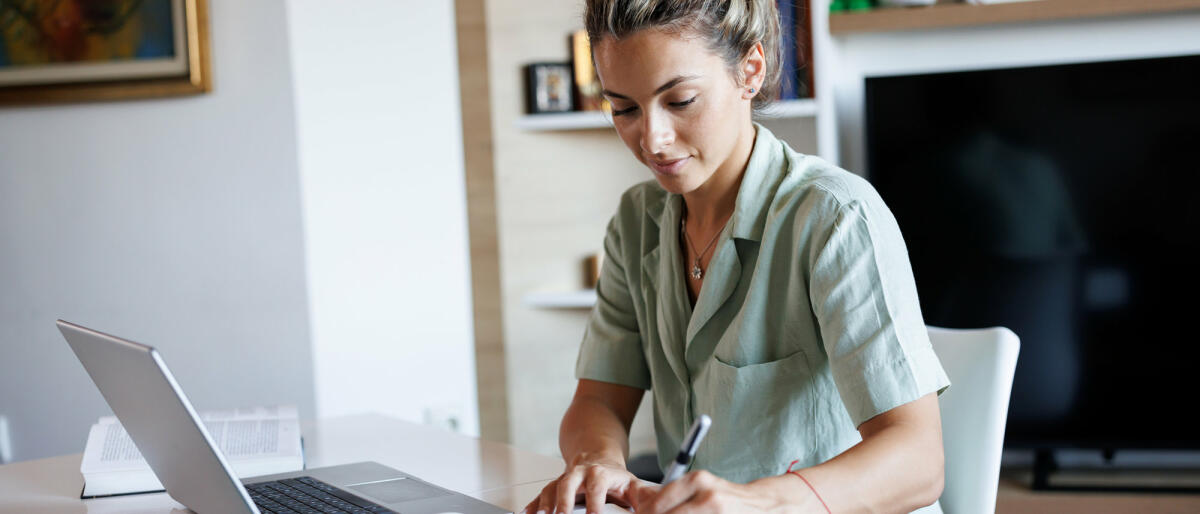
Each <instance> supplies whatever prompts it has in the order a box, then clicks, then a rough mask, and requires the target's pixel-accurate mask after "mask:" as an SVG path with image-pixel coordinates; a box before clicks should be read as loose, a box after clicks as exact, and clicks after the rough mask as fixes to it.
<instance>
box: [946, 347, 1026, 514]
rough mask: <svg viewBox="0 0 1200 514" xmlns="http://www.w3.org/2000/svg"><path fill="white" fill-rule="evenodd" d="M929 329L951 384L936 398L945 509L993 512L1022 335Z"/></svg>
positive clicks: (962, 513)
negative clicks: (943, 458) (939, 413)
mask: <svg viewBox="0 0 1200 514" xmlns="http://www.w3.org/2000/svg"><path fill="white" fill-rule="evenodd" d="M927 328H928V329H929V340H930V341H931V342H932V343H933V351H934V352H935V353H937V356H938V359H940V360H941V361H942V367H943V368H944V369H945V370H946V374H947V375H949V376H950V383H951V385H950V388H949V389H947V390H946V391H945V392H943V393H942V395H941V396H940V397H939V398H938V403H939V404H940V406H941V411H942V443H943V445H944V446H945V452H946V484H945V489H943V491H942V497H941V499H940V503H941V506H942V510H943V511H944V512H945V513H946V514H981V513H984V512H995V510H996V489H997V487H998V485H999V480H1000V453H1001V450H1002V449H1003V446H1004V424H1005V421H1006V420H1007V418H1008V398H1009V393H1010V392H1011V391H1012V381H1013V373H1014V372H1015V371H1016V367H1017V352H1018V351H1019V349H1020V339H1018V338H1017V335H1016V334H1014V333H1013V332H1012V331H1011V330H1009V329H1007V328H1004V327H994V328H984V329H970V330H960V329H946V328H939V327H927Z"/></svg>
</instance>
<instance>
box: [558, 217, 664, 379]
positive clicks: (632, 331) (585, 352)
mask: <svg viewBox="0 0 1200 514" xmlns="http://www.w3.org/2000/svg"><path fill="white" fill-rule="evenodd" d="M617 220H618V218H617V217H614V218H613V221H611V222H610V223H609V225H608V231H607V235H606V236H605V238H604V261H603V265H602V266H601V268H600V279H599V280H598V281H597V284H596V306H595V307H593V308H592V312H591V315H590V316H589V317H588V323H587V328H586V329H585V330H584V333H583V344H582V345H581V346H580V348H579V358H578V359H577V360H576V362H575V376H576V378H579V379H588V380H597V381H600V382H609V383H613V384H620V385H624V386H629V387H636V388H639V389H650V368H649V366H647V364H646V355H645V353H643V350H642V338H641V334H640V332H639V331H638V322H637V315H636V313H635V311H634V307H633V298H632V297H631V296H630V290H629V281H628V279H627V277H626V273H625V270H626V269H627V266H628V264H627V263H625V262H623V261H622V259H623V258H624V253H623V252H622V251H621V233H620V229H619V225H618V222H617ZM633 268H634V269H640V268H639V267H637V265H636V263H634V266H633Z"/></svg>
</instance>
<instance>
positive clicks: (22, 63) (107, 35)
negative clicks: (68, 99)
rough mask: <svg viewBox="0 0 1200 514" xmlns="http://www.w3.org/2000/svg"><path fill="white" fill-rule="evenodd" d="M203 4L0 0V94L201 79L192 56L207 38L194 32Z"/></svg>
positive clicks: (195, 0) (181, 0)
mask: <svg viewBox="0 0 1200 514" xmlns="http://www.w3.org/2000/svg"><path fill="white" fill-rule="evenodd" d="M197 4H199V7H200V8H201V9H200V10H201V11H202V8H203V7H204V5H203V1H202V0H0V94H3V93H4V92H6V91H12V90H15V89H20V90H22V91H26V92H28V91H30V88H31V87H46V86H71V85H75V86H79V85H83V84H88V85H97V84H103V83H114V82H121V83H122V84H124V85H127V86H128V85H132V84H133V82H131V81H134V82H136V81H147V80H155V79H169V78H176V79H178V78H182V79H185V80H187V81H188V82H191V83H195V82H196V80H195V77H193V76H192V75H194V74H195V73H196V72H197V71H199V68H198V67H197V66H195V64H196V63H192V62H191V61H192V60H193V59H195V58H196V57H198V55H199V54H198V53H197V52H196V51H194V50H198V49H192V48H190V46H191V45H196V44H199V43H200V42H201V39H203V43H205V46H206V43H207V37H204V38H199V37H197V36H198V35H197V34H196V33H195V32H196V31H197V30H199V27H201V24H199V23H197V20H196V19H195V18H196V16H197V14H198V13H197V10H198V9H197ZM192 27H196V29H192ZM205 57H207V56H205ZM205 60H207V59H205ZM74 90H75V91H77V92H80V91H85V89H84V88H80V87H76V88H74ZM87 90H89V91H95V89H94V88H87ZM109 96H112V95H109ZM83 99H87V98H83Z"/></svg>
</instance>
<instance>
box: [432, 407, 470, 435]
mask: <svg viewBox="0 0 1200 514" xmlns="http://www.w3.org/2000/svg"><path fill="white" fill-rule="evenodd" d="M462 419H463V416H462V408H460V407H459V406H457V405H435V406H429V407H425V424H426V425H430V426H435V427H438V428H443V429H446V430H449V431H451V432H462Z"/></svg>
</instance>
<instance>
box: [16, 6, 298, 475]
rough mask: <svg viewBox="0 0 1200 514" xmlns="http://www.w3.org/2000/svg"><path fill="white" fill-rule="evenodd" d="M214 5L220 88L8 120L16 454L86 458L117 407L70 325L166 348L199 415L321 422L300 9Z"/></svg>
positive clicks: (20, 114) (20, 113) (30, 112)
mask: <svg viewBox="0 0 1200 514" xmlns="http://www.w3.org/2000/svg"><path fill="white" fill-rule="evenodd" d="M209 4H210V16H211V30H212V32H211V40H212V51H213V61H212V62H213V67H214V69H213V75H214V78H215V84H214V91H213V92H212V93H211V94H207V95H201V96H197V97H184V98H170V99H158V100H136V101H121V102H107V103H91V104H75V105H61V106H44V107H22V108H5V109H0V416H4V417H6V418H7V419H8V428H9V433H10V434H11V436H12V456H11V457H12V458H13V459H14V460H23V459H32V458H40V457H45V456H50V455H57V454H66V453H76V452H80V451H82V450H83V445H84V440H85V437H86V435H87V430H88V427H89V425H90V424H91V423H93V422H95V420H96V418H97V417H98V416H100V415H104V414H107V413H109V412H110V411H109V409H108V407H107V405H106V404H105V403H104V401H103V399H102V398H101V397H100V395H99V393H98V392H97V391H96V389H95V386H94V385H93V384H92V382H91V380H90V379H89V378H88V376H87V375H86V373H85V372H84V370H83V368H82V366H80V364H79V363H78V362H77V361H76V359H75V357H74V355H73V354H72V353H71V351H70V349H69V348H68V347H67V344H66V342H65V341H63V339H62V337H61V336H60V335H59V334H58V332H57V330H56V329H55V327H54V320H55V319H56V318H64V319H67V320H70V321H75V322H79V323H82V324H84V325H88V326H92V327H94V328H96V329H99V330H102V331H106V332H111V333H114V334H118V335H121V336H125V337H128V338H131V339H133V340H136V341H141V342H145V343H148V344H152V345H155V346H158V347H159V348H160V350H161V351H162V353H163V356H164V358H165V360H166V361H167V363H168V364H169V365H170V366H171V368H172V370H173V371H174V373H175V375H176V378H177V379H178V380H179V383H180V384H181V385H182V387H183V388H184V390H185V391H187V393H188V395H189V396H190V398H191V400H192V402H193V403H194V404H195V405H196V407H197V408H199V409H209V408H218V407H232V406H240V405H255V404H264V403H276V402H287V403H294V404H296V405H298V406H299V408H300V410H301V414H302V415H304V416H311V415H313V412H314V409H313V387H312V378H311V377H312V361H311V355H310V353H309V344H308V337H309V327H308V321H307V315H306V313H307V301H306V298H305V286H304V262H303V243H302V235H301V223H300V192H299V180H298V175H297V164H296V143H295V127H294V123H293V114H292V89H291V86H292V84H291V70H290V67H289V58H288V56H289V53H288V40H287V31H286V25H285V24H284V22H283V20H284V18H285V14H284V9H283V7H284V6H283V4H282V3H281V2H278V1H275V2H262V1H254V2H245V1H239V0H210V1H209ZM0 446H2V442H0Z"/></svg>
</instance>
